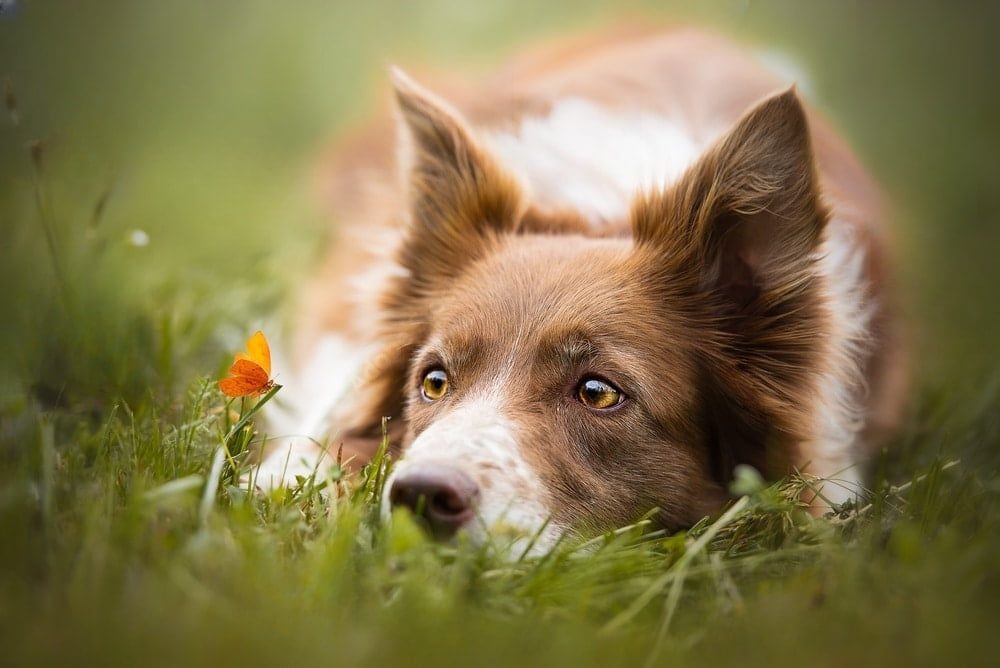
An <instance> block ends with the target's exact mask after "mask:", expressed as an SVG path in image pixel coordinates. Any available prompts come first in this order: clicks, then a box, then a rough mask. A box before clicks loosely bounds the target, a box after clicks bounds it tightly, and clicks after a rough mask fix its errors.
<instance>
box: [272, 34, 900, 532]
mask: <svg viewBox="0 0 1000 668" xmlns="http://www.w3.org/2000/svg"><path fill="white" fill-rule="evenodd" d="M395 84H396V92H397V98H398V109H399V111H400V112H401V114H400V115H401V117H402V121H403V123H402V128H403V130H402V135H403V136H402V139H403V143H402V146H403V148H402V149H401V150H398V151H397V150H396V147H397V143H396V141H395V135H396V134H398V133H393V132H391V130H390V129H389V126H378V127H376V128H374V129H372V130H370V131H369V132H367V133H366V134H364V135H362V136H360V137H358V138H356V139H355V140H354V141H353V142H349V143H348V144H346V145H344V146H343V147H342V148H341V150H340V151H339V153H338V154H337V156H336V157H335V160H334V166H333V168H332V171H333V173H334V178H333V179H332V180H333V182H334V190H333V198H332V199H333V200H334V202H335V206H336V211H337V214H338V222H339V223H340V226H341V228H340V229H341V230H342V231H343V233H342V234H341V235H340V236H341V238H340V239H339V240H338V244H337V246H336V249H335V251H334V253H333V254H332V256H331V259H330V261H329V262H328V264H327V265H326V267H325V268H324V270H323V271H322V272H321V274H320V276H319V278H318V279H317V281H316V282H315V283H314V284H313V286H312V289H311V291H310V293H309V297H308V299H307V302H306V310H305V322H304V324H303V326H302V328H301V329H300V345H299V351H300V353H299V354H300V356H301V357H300V359H301V360H302V361H303V362H304V364H303V367H304V368H305V369H306V370H307V372H311V373H312V374H313V375H314V376H315V377H316V378H319V379H321V382H320V383H317V384H315V385H311V386H309V385H307V386H306V387H307V390H306V391H307V392H308V393H310V394H311V396H312V397H314V398H315V397H320V398H321V399H322V401H321V402H319V404H317V406H316V408H315V410H313V415H312V417H311V418H309V419H308V420H307V424H306V425H304V426H298V427H296V428H294V430H293V431H296V432H297V433H303V431H304V432H305V434H304V435H308V436H312V437H322V436H323V435H324V434H323V432H324V431H326V429H327V428H328V427H336V429H335V430H334V431H333V432H332V437H331V438H330V439H329V440H327V441H325V442H327V443H329V444H330V446H331V449H332V450H336V448H337V447H338V445H340V444H341V443H343V444H344V448H345V451H346V453H347V454H348V455H354V456H355V457H356V458H357V459H358V460H363V459H364V458H365V457H366V456H369V455H370V453H371V451H372V449H373V447H374V444H375V443H377V441H378V439H379V437H380V423H381V418H382V417H383V416H388V417H390V418H391V422H390V424H391V425H392V429H391V433H392V434H393V436H394V443H395V444H396V445H398V446H400V447H401V449H402V460H401V462H400V464H399V465H398V466H397V468H396V472H395V474H394V476H393V479H392V480H391V481H390V489H389V491H388V493H387V498H390V499H393V501H394V502H397V503H403V504H407V505H411V506H415V507H419V508H420V510H421V512H425V514H426V511H427V505H429V506H432V507H431V512H432V514H433V513H437V515H436V516H429V519H430V520H431V523H432V524H435V525H437V528H439V529H441V530H442V532H443V533H450V532H451V531H452V530H453V529H455V528H457V527H459V526H464V527H466V528H467V529H468V530H469V531H470V532H471V533H472V534H473V535H476V536H479V537H480V538H481V537H483V536H484V535H485V533H484V532H485V531H490V532H494V533H495V532H496V531H497V529H498V527H499V526H500V525H501V524H504V525H510V526H513V527H514V528H515V529H518V530H520V531H521V532H523V533H525V534H531V533H533V532H538V531H540V535H539V541H538V545H540V546H542V547H544V546H545V545H548V544H551V542H552V541H553V540H554V539H555V537H556V536H558V535H559V534H560V533H562V532H564V531H566V530H570V529H572V530H590V531H593V530H602V529H607V528H611V527H613V526H616V525H620V524H623V523H626V522H628V521H631V520H633V519H635V518H636V517H638V516H639V515H641V514H643V513H645V512H647V511H648V510H650V509H651V508H653V507H656V508H659V509H660V514H659V517H660V519H661V521H662V523H663V524H664V525H665V526H667V527H668V528H678V527H682V526H686V525H689V524H691V523H693V522H694V521H697V520H698V519H699V518H700V517H702V516H703V515H704V514H706V513H710V512H712V511H714V510H717V509H718V508H719V507H720V506H721V504H722V503H724V501H725V499H726V491H725V490H726V485H727V481H728V479H729V477H730V476H731V474H732V471H733V467H734V466H735V465H736V464H739V463H747V464H751V465H753V466H755V467H756V468H758V469H760V470H761V471H762V472H764V473H765V474H766V475H769V476H778V475H781V474H783V473H786V472H788V471H790V470H791V469H793V468H797V469H801V470H805V471H808V472H810V473H812V474H815V475H817V476H821V477H824V478H830V479H831V480H834V481H840V482H828V483H826V484H825V486H824V487H823V489H822V497H823V498H825V499H826V500H827V501H828V502H839V501H843V500H844V499H846V498H849V497H851V496H853V495H854V494H855V493H856V492H857V491H858V483H859V481H860V474H859V472H858V466H859V464H861V463H862V462H863V461H864V459H865V457H866V456H867V455H868V454H869V452H870V450H871V448H872V446H873V445H874V444H875V443H877V442H878V439H879V438H880V436H881V434H882V433H884V431H885V430H886V429H888V428H891V426H892V425H893V423H894V422H895V420H896V419H897V414H898V412H899V409H900V405H901V401H902V397H903V391H902V386H903V384H904V383H903V379H904V375H905V364H904V359H903V352H902V346H901V337H900V335H899V328H898V325H897V323H896V316H895V315H894V313H893V309H892V306H891V300H890V299H889V298H888V296H887V293H886V292H887V289H886V278H885V264H886V262H885V259H884V256H885V245H886V243H885V241H884V232H883V230H882V228H881V225H882V222H883V213H882V212H881V210H880V208H879V203H878V199H879V198H878V193H877V192H876V189H875V188H874V186H873V184H872V183H871V181H870V180H869V178H868V177H867V176H866V174H865V173H864V171H863V169H862V168H861V167H860V165H859V164H858V162H857V161H856V160H855V159H854V157H853V156H852V155H851V153H850V152H849V150H848V149H847V148H846V147H845V145H844V144H843V143H842V142H841V141H840V140H839V139H838V138H837V137H836V135H835V134H834V133H833V132H832V131H831V130H830V129H829V128H828V127H827V126H826V125H825V124H824V123H823V122H822V120H820V119H818V118H816V117H815V116H814V115H813V114H811V113H809V114H807V113H806V112H805V111H804V110H803V108H802V106H801V103H800V102H799V100H798V97H797V94H796V93H795V91H794V90H787V82H784V81H782V80H781V79H779V78H776V77H775V76H774V75H773V74H771V73H770V72H768V71H767V70H765V69H764V68H762V67H761V66H760V65H759V64H757V63H756V62H755V61H754V60H752V59H750V58H748V57H747V55H746V54H745V53H743V52H742V51H740V50H739V49H737V48H735V47H733V46H732V45H731V44H729V43H727V42H726V41H724V40H722V39H719V38H716V37H712V36H707V35H704V34H701V33H695V32H674V33H670V34H666V35H656V36H644V37H636V36H635V35H630V36H627V37H625V38H616V39H599V40H589V41H587V42H584V43H578V44H575V45H570V46H566V47H564V48H561V49H554V50H550V51H548V52H546V53H544V54H541V55H536V56H534V57H531V58H528V59H525V60H522V61H519V62H518V63H516V64H514V65H512V66H511V67H508V68H507V69H505V70H502V71H501V72H500V73H499V74H498V75H496V76H495V77H493V78H492V79H489V80H487V81H486V82H485V83H484V85H483V86H480V87H477V88H476V89H475V90H470V89H464V90H462V92H461V93H457V94H450V95H448V99H449V102H448V103H446V102H443V101H441V100H439V99H438V98H437V97H435V96H433V95H432V94H430V93H428V92H426V91H424V90H423V89H422V88H420V87H418V86H417V85H416V84H414V83H413V82H411V81H410V80H409V79H407V78H406V77H404V76H402V75H397V76H396V81H395ZM438 90H442V89H441V88H439V89H438ZM782 91H784V92H782ZM449 103H450V104H449ZM451 104H456V105H457V108H458V109H459V110H455V108H453V107H452V106H451ZM807 116H808V121H807ZM352 238H353V239H354V241H360V243H354V241H352ZM321 453H322V450H320V449H319V448H318V447H317V446H316V445H314V444H313V443H312V442H311V441H309V440H307V439H303V438H299V439H294V440H293V441H292V442H291V450H289V448H287V447H285V448H279V449H278V450H277V452H276V453H274V454H272V455H271V456H270V458H269V459H268V460H266V461H265V462H264V464H263V466H262V473H261V475H260V476H259V478H260V479H262V480H265V482H267V481H270V482H271V483H272V484H273V483H276V482H280V481H281V480H282V479H288V478H289V477H290V476H291V475H293V474H300V473H303V472H306V471H308V470H310V469H312V468H313V467H315V466H316V461H317V458H318V457H320V455H321ZM418 499H420V500H419V501H418ZM422 504H427V505H422ZM472 516H475V517H476V518H478V520H477V521H473V520H472V519H470V518H471V517H472ZM546 521H549V523H548V524H547V525H546V524H545V523H546ZM543 526H544V529H543Z"/></svg>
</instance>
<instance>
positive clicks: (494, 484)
mask: <svg viewBox="0 0 1000 668" xmlns="http://www.w3.org/2000/svg"><path fill="white" fill-rule="evenodd" d="M497 404H498V402H497V401H496V400H495V399H494V398H492V397H478V398H473V399H469V400H466V401H465V402H463V403H462V404H460V405H459V406H457V407H456V408H455V409H454V410H452V411H451V412H450V413H449V414H448V415H446V416H445V417H443V418H441V419H440V420H437V421H436V422H434V423H433V424H432V425H431V426H430V427H428V428H427V429H426V430H425V431H424V432H423V433H421V434H420V435H419V436H418V437H417V438H416V440H414V441H413V444H412V445H411V446H410V447H409V449H407V451H406V455H405V456H404V457H403V459H402V460H401V461H400V462H399V463H398V464H397V465H396V468H395V469H394V471H393V473H392V475H391V476H390V478H389V480H388V481H387V482H386V488H385V493H384V495H383V507H382V511H383V514H384V515H386V516H388V514H389V511H390V508H389V496H390V494H389V492H390V490H391V488H392V485H393V483H394V481H395V479H396V478H397V477H398V476H399V475H401V474H403V473H405V472H407V471H409V470H412V469H414V468H416V467H426V466H428V465H431V466H433V465H434V464H446V465H448V466H450V467H453V468H458V469H460V470H461V471H462V472H463V473H465V474H466V475H468V476H469V477H470V478H472V480H474V481H475V482H476V484H477V485H478V486H479V506H478V508H477V511H476V519H475V520H473V523H472V524H471V526H469V527H467V528H466V531H467V532H468V534H469V535H470V537H471V538H472V540H473V541H475V542H477V543H485V542H491V543H493V544H494V545H496V546H497V548H498V549H500V550H501V551H503V552H504V553H506V554H509V555H511V556H513V557H518V556H520V554H521V553H522V552H523V551H524V550H525V549H527V548H528V546H529V543H530V541H531V540H532V539H533V538H535V536H536V534H538V533H539V531H541V533H540V535H538V536H537V540H536V541H535V543H534V545H533V546H532V548H531V553H535V554H537V553H544V552H545V551H547V550H548V549H550V548H551V547H552V546H553V545H554V544H555V542H556V541H557V540H558V538H559V535H560V533H561V531H560V529H559V528H558V527H556V526H554V525H553V524H551V523H550V524H548V525H546V521H547V520H548V518H549V515H550V511H549V508H548V504H547V502H546V491H545V487H544V484H543V483H542V481H541V480H540V479H539V478H538V476H537V475H536V474H535V472H534V470H533V469H532V467H531V466H530V465H529V464H528V462H527V461H525V459H524V456H523V455H522V453H521V446H520V443H519V439H518V434H517V430H516V428H515V425H514V424H513V423H512V422H511V421H510V420H508V419H507V418H506V417H505V416H504V415H503V414H502V413H501V411H500V409H499V407H498V405H497ZM543 526H545V529H544V530H542V527H543Z"/></svg>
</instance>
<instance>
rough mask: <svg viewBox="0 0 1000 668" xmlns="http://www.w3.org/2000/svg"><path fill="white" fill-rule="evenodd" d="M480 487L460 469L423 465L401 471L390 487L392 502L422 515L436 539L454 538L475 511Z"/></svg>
mask: <svg viewBox="0 0 1000 668" xmlns="http://www.w3.org/2000/svg"><path fill="white" fill-rule="evenodd" d="M478 497H479V487H478V486H477V485H476V483H475V482H474V481H473V480H472V478H470V477H469V476H467V475H466V474H464V473H462V472H461V471H460V470H458V469H457V468H454V467H452V466H448V465H446V464H437V465H426V464H425V465H421V466H418V467H415V468H411V469H409V470H407V471H404V472H400V474H399V475H398V476H397V477H396V479H395V480H393V482H392V488H391V489H390V490H389V502H390V503H391V504H392V505H393V506H404V507H406V508H409V509H410V510H412V511H413V512H414V513H415V514H416V515H418V516H419V517H422V518H423V519H424V520H425V521H426V522H427V524H428V526H429V527H430V530H431V533H432V534H433V535H434V537H435V538H437V539H439V540H441V539H445V538H451V537H452V536H453V535H455V532H456V531H458V530H459V529H460V528H461V527H462V526H463V525H465V524H466V523H467V522H469V520H471V519H472V517H473V516H474V514H475V505H476V499H477V498H478Z"/></svg>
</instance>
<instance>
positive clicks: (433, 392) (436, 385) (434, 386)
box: [420, 369, 448, 401]
mask: <svg viewBox="0 0 1000 668" xmlns="http://www.w3.org/2000/svg"><path fill="white" fill-rule="evenodd" d="M420 393H421V394H423V395H424V399H427V400H428V401H437V400H438V399H440V398H441V397H443V396H444V395H446V394H448V374H446V373H445V372H444V370H443V369H433V370H431V371H428V372H427V375H426V376H424V382H423V383H421V386H420Z"/></svg>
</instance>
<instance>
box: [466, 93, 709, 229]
mask: <svg viewBox="0 0 1000 668" xmlns="http://www.w3.org/2000/svg"><path fill="white" fill-rule="evenodd" d="M486 143H487V146H488V147H489V148H490V149H492V151H493V153H494V154H495V155H497V156H498V157H499V158H500V161H501V162H502V163H503V164H504V165H506V166H507V167H508V168H509V169H510V170H511V171H513V172H514V173H515V174H516V175H518V176H519V177H520V178H521V180H522V182H523V185H524V187H525V189H526V191H527V193H526V194H527V196H528V197H529V199H531V200H532V201H534V202H537V203H538V204H541V205H544V206H550V207H554V208H559V207H568V208H572V209H575V210H576V211H578V212H579V213H580V214H582V215H583V216H585V217H587V218H588V219H589V220H590V221H591V222H592V223H594V224H595V225H597V224H600V223H601V222H603V221H608V220H615V219H619V218H621V217H622V216H624V215H626V214H627V213H628V210H629V206H630V204H631V202H632V199H633V198H634V197H635V195H636V194H637V193H639V192H640V191H641V190H643V189H648V188H654V187H663V186H666V185H669V184H670V183H671V182H673V181H674V180H676V179H677V178H678V177H679V176H680V175H681V174H682V173H683V171H684V169H685V168H687V167H688V166H689V165H690V164H691V163H692V162H693V161H694V160H695V158H697V157H698V155H699V154H700V153H701V151H702V150H703V149H704V148H705V146H704V145H703V144H701V143H699V142H697V141H695V139H694V138H693V137H692V136H691V134H690V132H689V131H688V130H687V129H686V128H685V127H684V126H683V125H680V124H678V123H675V122H673V121H671V120H670V119H667V118H665V117H663V116H658V115H656V114H651V113H640V112H622V111H615V110H611V109H607V108H605V107H602V106H600V105H598V104H595V103H593V102H590V101H588V100H585V99H582V98H575V97H572V98H566V99H563V100H560V101H558V102H556V103H555V104H554V105H553V106H552V107H551V109H550V110H549V112H548V114H547V115H545V116H529V117H527V118H525V119H523V120H522V121H521V124H520V127H519V128H518V130H517V131H516V132H514V133H509V132H496V133H492V134H490V135H487V136H486Z"/></svg>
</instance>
